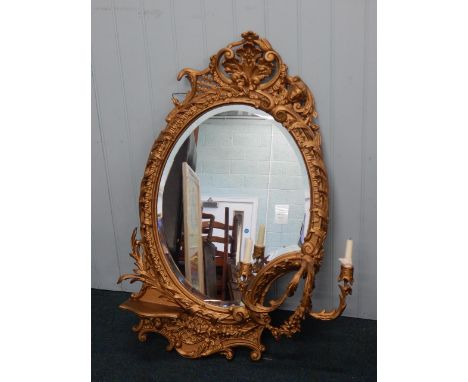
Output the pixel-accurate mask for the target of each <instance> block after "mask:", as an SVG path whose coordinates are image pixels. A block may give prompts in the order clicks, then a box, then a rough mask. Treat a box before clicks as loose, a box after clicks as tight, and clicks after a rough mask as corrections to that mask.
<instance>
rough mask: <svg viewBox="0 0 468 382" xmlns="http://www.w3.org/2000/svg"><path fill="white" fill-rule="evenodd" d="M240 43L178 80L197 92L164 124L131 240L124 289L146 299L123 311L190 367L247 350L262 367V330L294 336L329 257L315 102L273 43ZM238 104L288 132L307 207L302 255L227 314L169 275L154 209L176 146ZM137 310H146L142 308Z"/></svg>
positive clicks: (269, 268) (270, 273) (141, 334)
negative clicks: (136, 288) (131, 264)
mask: <svg viewBox="0 0 468 382" xmlns="http://www.w3.org/2000/svg"><path fill="white" fill-rule="evenodd" d="M242 38H243V39H242V40H240V41H237V42H234V43H232V44H229V45H228V46H227V47H226V48H223V49H221V50H220V51H219V52H218V53H217V54H215V55H213V56H212V57H211V59H210V65H209V67H208V68H206V69H204V70H202V71H196V70H193V69H183V70H182V71H181V72H180V73H179V75H178V80H180V79H181V78H182V77H184V76H185V77H186V78H187V79H188V80H189V81H190V84H191V90H190V92H189V93H188V94H187V96H186V97H185V99H184V100H183V101H182V102H181V101H178V100H177V99H175V98H173V103H174V105H175V107H174V109H173V110H172V111H171V112H170V113H169V115H168V116H167V118H166V121H167V126H166V128H165V129H164V130H163V131H162V132H161V134H160V135H159V137H158V138H157V140H156V141H155V142H154V144H153V146H152V149H151V152H150V155H149V158H148V162H147V165H146V169H145V173H144V177H143V179H142V182H141V192H140V199H139V205H140V232H141V240H137V239H136V232H134V234H133V235H132V249H133V250H132V253H131V256H132V257H133V258H134V259H135V264H136V266H137V268H136V269H135V270H134V274H129V275H122V276H121V277H120V279H119V282H121V281H123V280H130V282H134V281H141V282H142V283H143V285H142V288H141V290H140V292H138V293H136V294H133V295H132V297H131V298H130V300H128V301H127V302H125V303H124V304H122V305H121V307H122V308H123V309H129V310H131V311H133V312H135V313H136V314H137V315H138V316H139V317H140V323H139V324H138V325H136V326H135V327H134V331H136V332H138V338H139V339H140V340H145V338H146V334H147V333H148V332H157V333H160V334H162V335H164V336H165V337H166V338H167V339H168V340H169V346H168V350H170V349H172V348H176V350H177V351H178V352H179V353H180V354H181V355H183V356H186V357H191V358H197V357H201V356H206V355H209V354H212V353H217V352H220V353H222V354H224V355H225V356H226V358H228V359H230V358H232V356H233V351H232V347H234V346H247V347H250V348H251V349H252V352H251V359H253V360H258V359H259V358H260V357H261V353H262V352H263V351H264V350H265V347H264V346H263V345H262V344H261V342H260V336H261V333H262V331H263V329H265V328H267V329H269V330H270V331H271V332H272V333H273V335H274V336H275V337H279V336H281V335H287V336H289V335H291V334H293V333H295V332H297V331H298V330H299V328H300V322H301V320H302V319H304V318H305V316H306V315H309V314H311V313H310V309H311V293H312V289H313V281H314V277H315V273H316V272H317V271H318V270H319V268H320V265H321V261H322V258H323V255H324V252H323V242H324V239H325V237H326V232H327V225H328V184H327V174H326V170H325V166H324V163H323V159H322V151H321V147H320V145H321V138H320V133H319V127H318V125H317V124H315V123H314V119H315V118H316V117H317V113H316V111H315V105H314V99H313V96H312V93H311V92H310V90H309V89H308V87H307V86H306V85H305V84H304V83H303V82H302V80H301V79H300V78H299V77H297V76H295V77H291V76H289V75H288V70H287V66H286V65H285V64H283V62H282V60H281V57H280V56H279V54H278V53H277V52H276V51H274V50H273V49H272V47H271V45H270V44H269V42H268V41H267V40H265V39H262V38H259V37H258V35H256V34H255V33H253V32H250V31H249V32H245V33H243V34H242ZM221 65H222V66H223V67H224V70H222V69H220V66H221ZM233 103H234V104H241V105H247V106H252V107H254V108H256V109H259V110H262V111H264V112H265V113H268V114H270V115H271V116H273V118H274V119H275V120H276V121H277V122H279V123H281V124H282V125H283V126H284V127H285V128H286V129H287V130H288V132H289V133H290V134H291V136H292V137H293V139H294V141H295V142H296V144H297V147H298V149H299V150H300V152H301V154H302V157H303V159H304V163H305V167H306V169H307V174H308V178H309V184H310V196H311V204H310V205H311V207H310V220H309V227H308V232H307V235H305V239H304V244H303V246H302V249H301V252H292V253H287V254H284V255H282V256H279V257H277V258H275V259H274V260H273V261H271V262H269V263H267V264H266V265H265V266H264V267H263V268H262V269H260V270H259V272H258V274H257V276H256V277H254V278H252V279H251V280H249V282H248V285H247V287H246V289H245V291H244V293H243V302H244V304H245V306H230V307H221V306H215V305H212V304H209V303H206V302H205V301H204V300H203V299H202V298H200V297H199V296H195V295H194V294H192V293H190V292H189V291H188V290H187V289H186V288H185V287H184V286H183V285H182V284H181V283H180V282H179V280H178V279H177V277H176V276H175V275H174V274H173V272H171V271H170V265H169V264H168V262H167V259H166V258H165V256H164V251H163V248H162V244H161V242H160V240H159V233H158V229H157V224H158V221H157V215H156V213H155V211H156V206H155V203H157V199H158V189H159V186H160V184H159V183H160V181H161V176H162V172H163V169H164V166H165V164H166V161H167V159H168V156H169V154H170V152H171V151H172V149H173V147H174V145H175V144H176V142H177V140H178V139H179V137H180V136H181V135H182V134H183V133H184V131H185V130H186V129H187V128H188V127H189V126H190V125H191V123H192V122H193V121H195V120H196V119H197V118H199V117H200V116H202V115H203V114H205V113H206V112H208V111H210V110H212V109H214V108H216V107H219V106H224V105H229V104H233ZM293 270H296V274H295V275H294V276H293V278H292V279H291V282H290V283H289V285H288V287H287V290H286V291H285V292H284V294H283V295H282V297H281V298H280V299H278V300H276V301H272V303H271V305H270V306H264V305H263V300H264V298H265V294H266V291H267V290H268V287H269V285H271V282H272V280H274V279H276V278H278V277H280V276H281V275H284V274H286V273H288V272H291V271H293ZM301 277H304V278H306V283H305V287H304V292H303V296H302V299H301V302H300V304H299V306H298V307H297V308H296V310H295V311H294V313H293V314H292V315H291V316H290V318H289V319H288V320H287V321H286V322H285V323H283V324H282V325H281V326H280V327H278V328H275V327H273V326H271V319H270V317H269V313H270V312H271V311H272V310H275V309H277V308H278V307H279V306H280V305H281V304H282V302H283V301H284V299H285V298H286V297H287V296H290V295H291V294H293V293H294V291H295V289H296V288H297V285H298V282H299V280H300V279H301ZM136 303H140V305H139V307H138V308H136V305H135V304H136ZM340 307H341V300H340ZM321 313H323V314H325V316H326V313H324V312H321ZM327 317H328V316H327ZM319 318H321V319H327V318H323V317H319Z"/></svg>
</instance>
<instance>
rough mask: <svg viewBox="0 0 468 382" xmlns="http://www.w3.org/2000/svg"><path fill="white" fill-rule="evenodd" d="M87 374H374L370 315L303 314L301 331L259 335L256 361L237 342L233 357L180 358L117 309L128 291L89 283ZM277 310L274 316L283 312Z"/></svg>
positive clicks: (193, 377) (324, 377)
mask: <svg viewBox="0 0 468 382" xmlns="http://www.w3.org/2000/svg"><path fill="white" fill-rule="evenodd" d="M91 293H92V310H91V312H92V313H91V314H92V337H91V338H92V345H91V351H92V362H91V373H92V380H93V381H158V382H159V381H187V382H191V381H206V382H207V381H218V382H224V381H258V382H271V381H294V382H296V381H309V382H312V381H320V382H322V381H323V382H327V381H376V380H377V369H376V366H377V365H376V364H377V321H373V320H362V319H357V318H347V317H340V318H338V319H337V320H335V321H328V322H327V321H317V320H314V319H312V318H309V319H307V320H305V321H304V323H303V325H302V333H299V334H297V335H296V336H294V337H293V338H284V339H281V340H280V341H279V342H276V341H275V340H274V338H273V337H272V336H271V335H270V334H269V333H268V332H265V333H264V334H263V337H262V339H263V343H264V344H265V346H266V351H265V352H264V353H263V357H262V359H261V360H260V361H258V362H252V361H251V360H250V358H249V353H250V351H249V350H248V349H245V348H236V349H235V355H234V359H233V360H231V361H228V360H226V359H225V358H224V357H222V356H221V355H212V356H210V357H207V358H202V359H196V360H193V359H186V358H183V357H181V356H180V355H179V354H178V353H177V352H176V351H171V352H167V351H166V350H165V347H166V344H167V341H166V339H165V338H164V337H162V336H160V335H157V334H149V335H148V340H147V341H146V342H144V343H142V342H140V341H138V339H137V337H136V334H135V333H134V332H132V330H131V326H132V325H134V324H135V323H136V322H137V318H136V316H134V315H133V314H132V313H130V312H126V311H122V310H120V309H118V305H119V304H120V303H121V302H123V301H124V300H126V299H127V298H128V295H129V294H128V293H124V292H110V291H103V290H96V289H92V292H91ZM287 314H288V312H281V311H280V312H278V313H277V317H276V318H281V317H278V315H279V316H281V315H287Z"/></svg>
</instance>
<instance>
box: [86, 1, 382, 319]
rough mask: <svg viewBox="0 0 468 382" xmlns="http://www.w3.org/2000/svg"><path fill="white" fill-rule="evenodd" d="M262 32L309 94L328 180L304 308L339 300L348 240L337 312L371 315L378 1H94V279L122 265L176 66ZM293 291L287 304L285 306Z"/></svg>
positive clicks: (182, 87)
mask: <svg viewBox="0 0 468 382" xmlns="http://www.w3.org/2000/svg"><path fill="white" fill-rule="evenodd" d="M246 30H253V31H255V32H257V33H258V34H260V35H261V36H265V37H266V38H267V39H268V40H269V41H270V42H271V44H272V45H273V47H274V48H275V49H276V50H277V51H278V52H279V53H280V54H281V56H282V57H283V59H284V61H285V63H286V64H287V65H288V66H289V72H290V74H291V75H294V74H298V75H300V76H301V77H302V78H303V80H304V81H305V82H306V83H307V84H308V86H309V87H310V88H311V90H312V92H313V93H314V95H315V99H316V106H317V110H318V113H319V119H318V122H319V124H320V126H321V131H322V135H323V148H324V153H325V163H326V165H327V169H328V174H329V179H330V200H331V205H330V207H331V209H330V226H329V234H328V238H327V244H326V253H327V255H326V258H325V260H324V264H323V266H322V269H321V271H320V273H319V276H318V279H317V282H316V290H315V296H314V300H313V301H314V309H322V308H332V307H333V306H335V305H336V303H337V301H338V288H337V283H336V277H337V275H338V272H339V262H338V257H342V255H343V253H344V247H345V241H346V239H347V238H348V237H352V238H353V239H354V240H355V246H354V249H355V252H354V253H355V278H356V282H355V285H354V290H353V295H352V296H351V297H350V299H349V303H348V308H347V310H346V313H345V314H346V315H348V316H352V317H361V318H373V319H376V318H377V313H376V305H377V301H376V258H377V255H376V249H377V248H376V1H375V0H297V1H284V0H256V1H255V0H199V1H195V0H174V1H171V0H158V1H156V0H147V1H143V0H142V1H136V0H134V1H129V0H115V1H111V0H93V1H92V287H93V288H100V289H110V290H126V291H130V290H132V291H133V290H135V289H138V288H135V287H136V286H130V285H129V284H124V285H123V286H120V285H117V284H116V280H117V278H118V276H119V275H120V274H122V273H128V272H131V270H132V269H133V263H132V261H131V259H130V257H129V256H128V253H129V251H130V234H131V231H132V229H133V228H134V227H136V226H137V225H138V211H137V207H138V193H139V183H140V180H141V177H142V175H143V170H144V167H145V163H146V159H147V156H148V153H149V149H150V147H151V145H152V142H153V140H154V139H155V138H156V136H157V135H158V133H159V131H160V130H161V128H162V127H163V126H165V123H164V118H165V116H166V114H167V113H168V112H169V111H170V110H171V108H172V103H171V101H170V98H171V94H172V93H173V92H183V91H186V90H187V89H188V85H187V83H186V82H181V83H179V82H177V80H176V76H177V73H178V72H179V70H180V69H182V68H184V67H191V68H195V69H202V68H205V67H206V66H207V65H208V59H209V56H210V55H211V54H214V53H215V52H217V51H218V49H220V48H222V47H224V46H225V45H226V44H228V43H230V42H232V41H237V40H239V39H240V34H241V33H242V32H244V31H246ZM297 300H298V299H297V298H292V299H291V301H290V302H289V303H288V305H287V306H286V307H291V308H292V307H293V306H294V304H295V303H297Z"/></svg>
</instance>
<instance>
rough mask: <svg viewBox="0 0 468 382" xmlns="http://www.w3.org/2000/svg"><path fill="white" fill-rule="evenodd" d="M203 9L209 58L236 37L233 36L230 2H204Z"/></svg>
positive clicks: (216, 0) (218, 0)
mask: <svg viewBox="0 0 468 382" xmlns="http://www.w3.org/2000/svg"><path fill="white" fill-rule="evenodd" d="M204 7H205V25H206V26H205V31H206V32H205V33H206V34H205V37H206V49H207V51H208V55H209V56H211V55H213V54H215V53H216V52H217V51H218V50H220V49H221V48H224V47H225V46H226V44H227V43H226V41H231V40H233V39H237V38H238V36H234V18H233V15H232V0H204Z"/></svg>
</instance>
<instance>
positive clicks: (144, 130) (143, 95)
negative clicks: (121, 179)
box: [114, 0, 155, 195]
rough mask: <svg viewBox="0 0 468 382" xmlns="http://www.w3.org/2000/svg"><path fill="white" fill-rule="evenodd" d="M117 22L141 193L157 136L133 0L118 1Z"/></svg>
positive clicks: (139, 20) (140, 25) (136, 181)
mask: <svg viewBox="0 0 468 382" xmlns="http://www.w3.org/2000/svg"><path fill="white" fill-rule="evenodd" d="M114 5H115V11H114V15H115V23H116V29H117V39H118V44H119V51H120V62H121V66H122V69H121V70H122V79H123V84H124V91H125V94H126V97H125V101H126V106H127V116H128V117H127V118H128V129H129V138H130V142H129V143H130V149H131V155H132V172H133V174H134V175H133V176H134V178H133V181H132V183H133V187H134V188H135V194H136V195H138V193H139V180H140V179H141V177H142V176H143V171H144V168H145V164H146V160H147V158H148V153H149V150H150V148H151V144H152V140H153V139H154V135H155V131H154V130H153V123H152V118H153V117H152V111H151V100H152V94H151V88H150V78H151V77H150V75H149V66H148V62H147V61H148V60H147V56H146V54H145V41H144V35H143V33H144V26H143V23H142V18H143V15H142V12H140V9H139V7H138V5H139V4H138V3H137V2H135V1H134V0H116V1H115V3H114Z"/></svg>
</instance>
